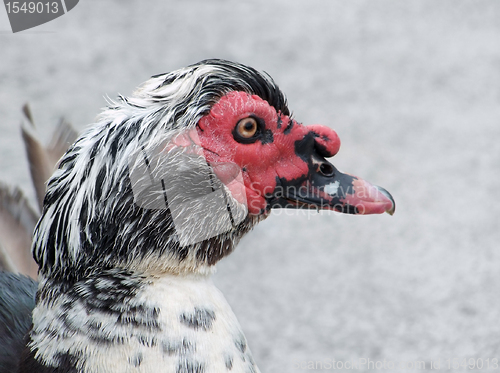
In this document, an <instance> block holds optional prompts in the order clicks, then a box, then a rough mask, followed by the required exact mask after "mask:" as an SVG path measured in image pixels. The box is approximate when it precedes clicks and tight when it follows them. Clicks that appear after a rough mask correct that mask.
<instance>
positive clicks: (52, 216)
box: [11, 60, 395, 373]
mask: <svg viewBox="0 0 500 373" xmlns="http://www.w3.org/2000/svg"><path fill="white" fill-rule="evenodd" d="M339 146H340V140H339V138H338V136H337V134H336V133H335V132H334V131H333V130H332V129H330V128H328V127H325V126H320V125H309V126H304V125H302V124H300V123H298V122H297V121H296V120H294V119H293V118H292V117H291V114H290V111H289V109H288V106H287V102H286V99H285V97H284V95H283V93H282V92H281V91H280V89H279V88H278V86H277V85H276V84H275V83H274V81H273V80H272V79H271V78H270V77H269V76H268V75H267V74H264V73H260V72H258V71H256V70H254V69H253V68H251V67H247V66H244V65H241V64H238V63H233V62H229V61H224V60H205V61H202V62H199V63H197V64H194V65H191V66H188V67H186V68H183V69H180V70H177V71H174V72H171V73H168V74H162V75H157V76H153V77H152V78H151V79H150V80H148V81H147V82H146V83H144V84H143V85H142V86H141V87H140V88H139V89H138V90H137V91H136V92H135V94H134V95H133V96H132V97H130V98H126V97H122V96H120V98H119V100H118V101H117V102H111V103H110V106H109V107H108V108H107V109H106V110H105V111H104V112H103V113H102V114H101V116H100V117H99V119H98V121H97V123H96V124H95V125H94V126H92V127H91V128H89V129H88V130H87V131H86V132H85V133H84V134H83V135H82V136H80V137H79V138H78V140H77V141H76V142H75V143H74V144H73V145H72V146H71V147H70V148H69V150H68V151H67V153H66V154H65V155H64V156H63V158H62V159H61V161H60V164H59V168H58V169H57V170H56V171H55V173H54V174H53V176H52V178H51V179H50V181H49V183H48V187H47V192H46V195H45V199H44V203H43V212H42V216H41V218H40V220H39V222H38V224H37V227H36V229H35V234H34V240H33V247H32V249H33V255H34V258H35V260H36V262H37V263H38V265H39V283H38V290H37V293H36V306H35V308H34V309H33V312H32V326H31V328H30V330H29V333H28V334H27V336H26V345H25V347H24V350H23V351H22V353H21V354H20V355H21V360H20V367H19V372H177V373H181V372H183V373H184V372H185V373H187V372H189V373H195V372H196V373H201V372H203V373H213V372H218V373H220V372H226V371H227V372H259V369H258V368H257V366H256V365H255V362H254V360H253V358H252V355H251V352H250V349H249V348H248V346H247V342H246V339H245V337H244V334H243V332H242V330H241V328H240V326H239V324H238V321H237V320H236V317H235V316H234V314H233V312H232V311H231V308H230V307H229V305H228V304H227V302H226V301H225V299H224V297H223V295H222V294H221V293H220V291H219V290H218V289H217V288H216V287H215V286H214V285H213V283H212V281H211V279H210V277H211V274H212V273H213V271H214V267H215V264H216V263H217V262H218V261H219V260H220V259H222V258H223V257H225V256H227V255H228V254H230V253H231V252H232V251H233V249H234V247H235V246H236V244H237V243H238V241H239V240H240V238H241V237H242V236H243V235H244V234H246V233H247V232H248V231H250V230H251V229H252V227H254V226H255V225H256V224H257V223H258V222H260V221H261V220H263V219H265V218H266V217H267V216H269V214H270V211H271V209H272V208H315V209H328V210H333V211H339V212H344V213H350V214H376V213H383V212H388V213H390V214H392V213H393V212H394V209H395V203H394V200H393V198H392V197H391V195H390V194H389V193H388V192H387V191H385V190H384V189H383V188H380V187H376V186H373V185H371V184H369V183H368V182H366V181H363V180H362V179H360V178H357V177H355V176H351V175H348V174H343V173H341V172H340V171H338V170H337V169H336V168H335V167H334V166H333V165H332V164H331V163H329V162H328V161H327V160H326V159H325V158H326V157H332V156H334V155H335V154H336V153H337V152H338V150H339ZM11 282H12V281H11Z"/></svg>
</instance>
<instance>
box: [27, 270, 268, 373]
mask: <svg viewBox="0 0 500 373" xmlns="http://www.w3.org/2000/svg"><path fill="white" fill-rule="evenodd" d="M148 280H149V281H148V284H147V285H146V286H144V287H143V288H142V290H141V291H140V292H139V293H138V294H137V295H136V297H135V298H134V299H133V300H131V302H130V304H131V305H132V308H131V307H130V304H129V305H128V308H127V309H128V310H127V311H126V312H123V313H122V314H120V316H119V321H118V322H117V319H116V317H115V316H113V315H110V314H101V313H100V312H92V314H91V315H89V314H88V310H84V309H82V308H81V307H79V306H78V305H77V304H75V306H74V307H73V308H72V309H69V310H68V307H67V305H66V308H65V310H64V312H65V315H64V317H63V318H61V317H60V316H55V317H53V318H52V320H53V321H52V323H53V322H54V320H61V319H64V320H65V321H64V322H61V323H60V325H51V327H50V328H47V329H46V331H47V332H48V331H49V330H54V327H56V328H57V329H58V333H57V334H58V337H57V338H54V339H50V338H47V334H45V333H43V332H42V330H40V329H39V330H40V331H41V332H42V333H40V334H38V335H36V336H35V338H34V342H35V343H36V344H37V346H38V348H39V351H38V352H39V354H40V357H41V358H42V359H43V360H44V361H45V362H50V361H55V360H57V356H58V354H62V353H70V354H72V355H73V356H78V357H79V361H78V363H77V366H79V368H81V369H82V371H84V372H89V373H90V372H92V373H94V372H95V373H101V372H138V373H139V372H144V373H146V372H151V373H157V372H165V373H221V372H231V373H233V372H234V373H260V371H259V369H258V368H257V366H256V365H255V363H254V361H253V358H252V355H251V352H250V350H249V348H248V347H247V342H246V339H245V336H244V335H243V333H242V331H241V327H240V325H239V323H238V321H237V319H236V316H235V315H234V313H233V312H232V310H231V307H230V306H229V304H228V303H227V301H226V300H225V298H224V296H223V295H222V293H221V292H220V290H218V289H217V288H216V287H215V285H214V284H213V282H212V280H211V278H210V276H208V275H207V276H205V275H187V276H182V275H168V276H163V277H160V278H153V279H151V278H149V279H148ZM56 303H59V302H56ZM59 304H60V303H59ZM37 308H38V311H39V312H35V313H34V317H35V318H36V317H37V314H38V315H41V314H43V313H45V315H47V312H49V313H50V314H52V315H56V314H60V313H61V312H62V309H59V310H57V308H59V306H58V304H54V303H53V304H52V307H51V309H50V310H49V309H48V308H45V307H42V306H41V305H39V306H38V307H37ZM42 308H45V310H43V309H42ZM131 310H133V311H134V312H132V311H131ZM68 320H70V321H69V322H70V323H71V327H72V328H73V332H72V333H68V330H67V325H66V326H65V325H64V324H68ZM78 320H81V322H85V323H89V322H91V323H93V324H95V325H97V327H98V329H95V328H94V329H93V331H92V330H91V331H90V332H89V331H88V330H89V329H88V328H84V327H83V325H79V321H78ZM89 320H90V321H89ZM42 324H43V323H40V322H39V323H38V325H39V327H40V328H41V327H42ZM65 329H66V331H65ZM79 330H87V333H81V332H78V331H79ZM74 331H76V333H75V332H74ZM44 334H45V336H44ZM37 342H41V343H37Z"/></svg>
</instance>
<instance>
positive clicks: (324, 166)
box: [319, 163, 334, 176]
mask: <svg viewBox="0 0 500 373" xmlns="http://www.w3.org/2000/svg"><path fill="white" fill-rule="evenodd" d="M319 171H320V172H321V173H322V174H323V175H324V176H333V174H334V169H333V166H332V165H331V164H330V163H321V165H320V166H319Z"/></svg>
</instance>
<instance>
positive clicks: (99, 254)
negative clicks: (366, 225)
mask: <svg viewBox="0 0 500 373" xmlns="http://www.w3.org/2000/svg"><path fill="white" fill-rule="evenodd" d="M230 91H245V92H248V93H250V94H255V95H258V96H260V97H261V98H262V99H264V100H266V101H267V102H268V103H269V104H270V105H272V106H273V107H274V108H276V110H277V111H278V112H282V113H283V114H285V115H289V110H288V107H287V103H286V99H285V97H284V95H283V94H282V93H281V91H280V90H279V88H278V87H277V86H276V85H275V84H274V82H273V80H272V79H271V78H270V77H269V76H267V75H264V74H261V73H259V72H257V71H256V70H254V69H252V68H250V67H246V66H243V65H240V64H236V63H232V62H228V61H223V60H206V61H202V62H200V63H198V64H195V65H192V66H189V67H186V68H183V69H180V70H177V71H174V72H172V73H168V74H163V75H156V76H153V77H152V78H151V79H150V80H148V81H147V82H146V83H145V84H143V85H142V86H141V87H140V88H139V89H138V90H137V91H136V92H135V94H134V95H133V96H132V97H130V98H125V97H122V96H120V97H119V100H118V101H117V102H111V105H110V106H109V107H108V109H107V110H105V111H104V112H103V113H102V114H101V116H100V117H99V118H98V122H97V123H96V124H95V125H93V126H92V127H91V128H90V129H89V130H87V131H86V132H85V133H84V134H83V135H82V136H81V137H80V138H79V139H78V140H77V141H76V142H75V143H74V144H73V146H71V147H70V149H69V150H68V152H67V153H66V154H65V155H64V157H63V158H62V159H61V162H60V166H59V169H58V170H57V171H56V172H55V173H54V175H53V176H52V178H51V179H50V181H49V183H48V189H47V194H46V197H45V200H44V207H43V213H42V217H41V219H40V221H39V223H38V225H37V227H36V230H35V236H34V243H33V253H34V257H35V260H36V261H37V262H38V264H39V266H40V274H41V275H42V279H43V278H45V279H48V278H50V279H51V280H55V282H59V281H62V282H64V283H66V284H69V283H74V282H75V281H78V280H79V279H81V278H83V277H85V276H89V275H92V274H93V273H95V272H97V271H102V270H106V269H112V268H121V269H124V270H127V269H131V270H132V269H133V270H136V269H140V270H143V271H148V270H150V271H158V270H160V271H170V272H172V271H173V272H175V271H177V272H182V271H185V270H189V271H193V270H194V271H200V270H201V271H203V270H206V269H207V268H209V267H210V266H211V265H212V264H214V263H215V262H216V261H218V260H219V259H220V258H222V257H223V256H225V255H227V254H228V253H230V252H231V251H232V250H233V247H234V245H235V244H236V243H237V241H238V240H239V238H240V237H241V236H242V235H243V234H244V233H246V232H247V231H248V230H250V229H251V228H252V227H253V225H254V224H255V223H256V222H257V220H258V219H259V218H257V217H251V216H250V215H249V216H248V217H247V218H246V219H245V220H244V221H243V222H242V223H240V224H239V226H238V227H236V228H235V229H233V230H232V231H230V232H227V233H224V234H221V235H219V236H217V237H212V238H210V239H207V240H204V241H203V242H200V243H197V244H193V245H191V246H185V247H181V246H179V244H178V242H176V241H175V240H174V237H175V234H174V228H173V226H172V217H171V215H170V212H169V211H168V209H164V210H148V209H143V208H141V207H139V206H137V205H136V204H134V198H133V193H132V190H131V183H130V179H129V167H128V159H129V158H130V156H131V155H132V154H134V152H137V151H138V149H153V148H155V147H157V146H158V145H159V144H162V142H164V141H165V139H166V138H168V137H169V136H171V133H172V132H173V131H175V130H178V129H188V128H194V127H195V126H196V123H197V122H198V121H199V119H200V118H201V117H202V116H203V115H205V114H207V113H208V112H209V111H210V108H211V107H212V105H213V104H214V103H216V102H217V101H218V100H219V98H220V97H222V96H223V95H225V94H226V93H228V92H230Z"/></svg>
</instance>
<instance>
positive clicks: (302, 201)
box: [268, 138, 396, 215]
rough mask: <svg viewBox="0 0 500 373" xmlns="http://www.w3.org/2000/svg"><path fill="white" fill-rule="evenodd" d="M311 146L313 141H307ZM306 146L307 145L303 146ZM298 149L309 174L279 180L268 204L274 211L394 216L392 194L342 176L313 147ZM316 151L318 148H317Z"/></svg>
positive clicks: (353, 177)
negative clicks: (303, 210) (326, 211)
mask: <svg viewBox="0 0 500 373" xmlns="http://www.w3.org/2000/svg"><path fill="white" fill-rule="evenodd" d="M304 141H307V142H308V143H311V141H314V140H311V139H307V138H306V139H305V140H304ZM302 145H304V143H303V144H302ZM305 145H306V146H300V147H296V153H297V155H298V156H300V158H301V159H303V160H304V161H306V162H307V164H308V169H309V172H308V173H307V174H305V175H301V176H299V177H295V178H291V177H289V178H286V177H279V178H278V183H277V186H276V189H275V190H274V193H273V194H272V195H271V196H269V197H270V198H269V199H268V202H269V205H270V206H271V207H274V208H283V207H285V208H305V209H316V210H320V209H321V210H333V211H337V212H342V213H345V214H359V215H368V214H381V213H384V212H387V213H388V214H389V215H392V214H394V211H395V209H396V203H395V202H394V198H393V197H392V196H391V194H390V193H389V192H388V191H387V190H385V189H384V188H381V187H379V186H376V185H372V184H370V183H369V182H367V181H365V180H363V179H361V178H359V177H356V176H353V175H349V174H346V173H342V172H340V171H339V170H337V168H335V166H333V165H332V164H331V163H330V162H328V161H327V160H326V159H325V158H324V157H323V155H324V154H321V152H318V151H317V149H316V150H313V145H312V143H311V144H307V143H305ZM316 148H317V146H316Z"/></svg>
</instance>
